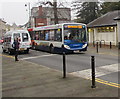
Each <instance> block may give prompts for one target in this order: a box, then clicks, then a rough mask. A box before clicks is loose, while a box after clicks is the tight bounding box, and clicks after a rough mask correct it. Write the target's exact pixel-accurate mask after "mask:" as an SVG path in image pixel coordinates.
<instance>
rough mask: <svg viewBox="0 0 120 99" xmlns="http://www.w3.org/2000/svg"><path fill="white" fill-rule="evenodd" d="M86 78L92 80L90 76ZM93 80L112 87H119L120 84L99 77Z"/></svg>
mask: <svg viewBox="0 0 120 99" xmlns="http://www.w3.org/2000/svg"><path fill="white" fill-rule="evenodd" d="M86 79H89V80H92V79H91V78H86ZM95 81H96V82H99V83H102V84H105V85H109V86H112V87H116V88H120V84H117V83H113V82H109V81H105V80H102V79H99V78H95Z"/></svg>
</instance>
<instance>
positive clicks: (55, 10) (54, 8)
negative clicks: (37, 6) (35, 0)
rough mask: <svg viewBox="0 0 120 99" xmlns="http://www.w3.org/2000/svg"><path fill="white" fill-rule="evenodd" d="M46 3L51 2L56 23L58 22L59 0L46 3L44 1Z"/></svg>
mask: <svg viewBox="0 0 120 99" xmlns="http://www.w3.org/2000/svg"><path fill="white" fill-rule="evenodd" d="M42 4H44V5H46V4H49V5H51V6H53V11H54V23H55V24H58V16H57V0H53V3H51V2H50V1H48V2H46V3H44V2H43V3H42Z"/></svg>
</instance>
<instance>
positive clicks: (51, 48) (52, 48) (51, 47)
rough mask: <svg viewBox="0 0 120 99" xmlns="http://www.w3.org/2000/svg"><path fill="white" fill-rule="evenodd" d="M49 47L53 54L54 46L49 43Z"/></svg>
mask: <svg viewBox="0 0 120 99" xmlns="http://www.w3.org/2000/svg"><path fill="white" fill-rule="evenodd" d="M49 49H50V53H51V54H53V53H54V46H53V45H51V46H50V48H49Z"/></svg>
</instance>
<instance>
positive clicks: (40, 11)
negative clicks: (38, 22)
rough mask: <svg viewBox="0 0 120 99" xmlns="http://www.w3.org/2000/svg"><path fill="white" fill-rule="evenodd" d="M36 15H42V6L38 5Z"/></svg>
mask: <svg viewBox="0 0 120 99" xmlns="http://www.w3.org/2000/svg"><path fill="white" fill-rule="evenodd" d="M38 16H42V6H39V10H38Z"/></svg>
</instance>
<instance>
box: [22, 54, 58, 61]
mask: <svg viewBox="0 0 120 99" xmlns="http://www.w3.org/2000/svg"><path fill="white" fill-rule="evenodd" d="M55 55H57V54H48V55H40V56H35V57H26V58H21V59H20V60H26V59H33V58H40V57H48V56H55Z"/></svg>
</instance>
